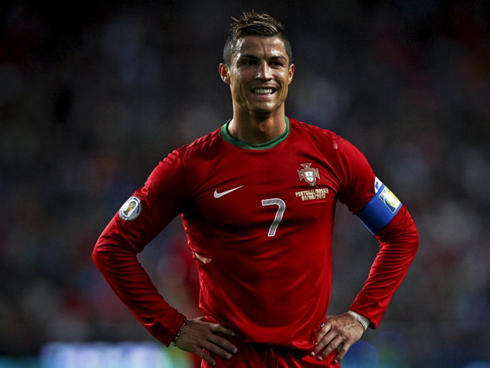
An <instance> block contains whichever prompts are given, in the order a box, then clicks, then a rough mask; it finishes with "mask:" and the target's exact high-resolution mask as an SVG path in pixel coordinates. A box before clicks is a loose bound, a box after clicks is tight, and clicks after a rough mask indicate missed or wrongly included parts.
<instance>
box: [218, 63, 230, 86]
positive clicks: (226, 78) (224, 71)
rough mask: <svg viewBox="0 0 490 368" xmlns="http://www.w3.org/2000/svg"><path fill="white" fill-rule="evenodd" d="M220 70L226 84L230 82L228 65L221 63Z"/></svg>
mask: <svg viewBox="0 0 490 368" xmlns="http://www.w3.org/2000/svg"><path fill="white" fill-rule="evenodd" d="M218 70H219V75H220V77H221V80H222V81H223V82H225V83H226V84H230V70H229V69H228V65H226V64H225V63H221V64H219V68H218Z"/></svg>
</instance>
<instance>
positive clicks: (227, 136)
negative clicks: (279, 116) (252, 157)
mask: <svg viewBox="0 0 490 368" xmlns="http://www.w3.org/2000/svg"><path fill="white" fill-rule="evenodd" d="M230 121H231V119H230V120H228V121H227V122H226V123H225V124H223V126H222V127H221V136H222V137H223V139H224V140H225V141H227V142H228V143H230V144H232V145H234V146H237V147H240V148H245V149H249V150H256V151H258V150H265V149H269V148H273V147H275V146H277V145H278V144H279V143H281V142H282V141H284V140H285V139H286V138H287V137H288V135H289V118H288V117H287V116H286V129H285V130H284V132H282V134H281V135H280V136H278V137H276V138H274V139H272V140H270V141H269V142H264V143H259V144H248V143H245V142H242V141H240V140H238V139H236V138H235V137H232V136H231V135H230V133H229V132H228V124H230Z"/></svg>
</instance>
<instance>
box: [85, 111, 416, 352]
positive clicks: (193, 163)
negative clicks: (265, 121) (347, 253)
mask: <svg viewBox="0 0 490 368" xmlns="http://www.w3.org/2000/svg"><path fill="white" fill-rule="evenodd" d="M306 164H308V165H309V166H305V165H306ZM307 167H309V168H311V169H313V170H318V172H317V173H318V177H317V176H315V175H313V176H310V178H311V177H314V178H315V179H314V180H316V182H315V183H314V185H310V184H309V183H308V181H307V180H306V179H305V178H304V175H303V178H301V173H303V174H305V170H307ZM310 174H311V172H310ZM305 175H306V174H305ZM374 179H375V176H374V174H373V172H372V170H371V167H370V166H369V164H368V162H367V160H366V159H365V158H364V156H363V155H362V154H361V153H360V152H359V151H358V150H357V149H356V148H355V147H354V146H352V145H351V144H350V143H348V142H347V141H345V140H344V139H342V138H340V137H338V136H337V135H335V134H334V133H332V132H329V131H325V130H322V129H320V128H318V127H314V126H310V125H307V124H304V123H300V122H298V121H295V120H293V119H291V120H290V132H289V136H288V137H287V138H286V139H285V140H284V141H283V142H281V143H280V144H278V145H277V146H275V147H273V148H269V149H266V150H250V149H244V148H239V147H236V146H234V145H232V144H230V143H228V142H226V141H225V140H224V139H223V137H221V135H220V132H219V131H215V132H213V133H210V134H208V135H207V136H205V137H203V138H201V139H198V140H197V141H195V142H194V143H192V144H190V145H188V146H184V147H182V148H180V149H178V150H176V151H174V152H172V153H171V154H170V155H169V156H168V157H167V158H165V159H164V160H163V161H162V162H161V163H160V164H159V165H158V167H157V168H156V169H155V170H154V171H153V173H152V174H151V175H150V177H149V179H148V181H147V182H146V184H145V186H144V187H143V188H141V189H139V190H138V191H136V192H135V193H134V196H137V197H138V198H139V199H140V201H141V206H142V209H141V214H140V215H139V217H138V218H136V219H135V220H133V221H123V220H122V219H121V218H120V217H119V216H118V215H116V216H115V217H114V218H113V219H112V221H111V222H110V224H109V225H108V226H107V228H106V229H105V230H104V232H103V233H102V235H101V237H100V238H99V240H98V242H97V244H96V247H95V249H94V260H95V262H96V264H97V265H98V267H99V269H100V270H101V272H102V273H103V274H104V276H105V277H106V279H107V280H108V282H109V284H110V285H111V287H112V288H113V289H114V290H115V292H116V293H117V295H118V296H119V297H120V298H121V299H122V300H123V301H124V302H125V303H126V305H127V306H128V307H129V308H130V309H131V310H132V312H133V313H134V314H135V316H136V317H137V318H138V319H139V320H140V322H141V323H143V325H144V326H145V327H146V328H147V329H148V331H150V333H152V334H153V335H154V336H155V337H156V338H157V339H159V340H160V341H162V342H163V343H165V344H168V343H169V342H170V341H171V339H172V338H173V335H175V333H176V332H177V330H178V329H179V327H180V325H181V323H182V321H183V318H184V316H182V315H181V314H180V313H178V312H177V311H176V310H175V309H174V308H172V307H170V306H169V305H168V304H167V303H166V302H165V301H164V299H163V298H162V297H161V296H160V295H159V294H158V292H157V290H155V288H154V287H153V285H152V283H151V281H150V280H149V278H148V276H147V275H146V273H145V271H144V270H143V269H142V268H141V266H140V265H139V263H138V262H137V259H136V253H137V252H139V251H141V250H142V249H143V247H144V246H145V245H146V244H147V243H148V242H149V241H151V239H153V238H154V237H155V236H156V235H157V234H158V233H159V232H160V231H161V230H162V229H163V228H164V227H165V226H166V225H167V224H168V222H169V221H171V219H172V218H174V217H175V216H176V215H177V214H179V213H182V218H183V222H184V227H185V230H186V232H187V236H188V245H189V248H190V249H191V250H192V251H193V252H196V253H197V254H198V255H199V257H200V258H201V259H204V258H207V259H210V260H211V261H209V262H206V263H203V262H201V261H199V260H197V261H196V263H197V266H198V270H199V277H200V284H201V295H200V308H201V309H202V311H203V313H204V314H206V315H209V316H213V317H214V318H215V319H216V320H218V321H220V322H223V323H225V324H226V325H228V326H230V327H231V328H233V329H234V330H235V331H236V333H237V334H238V335H239V336H241V338H242V341H243V342H244V343H254V344H257V343H258V344H268V345H273V346H283V347H289V348H293V349H297V350H302V351H304V352H310V351H311V350H312V349H313V346H314V343H315V333H314V330H315V328H316V326H318V325H319V324H320V323H321V322H322V321H324V320H325V317H326V313H327V308H328V304H329V300H330V290H331V242H332V231H333V221H334V213H335V205H336V201H337V199H339V200H340V201H341V202H342V203H345V204H346V205H347V206H348V207H349V209H350V210H351V211H352V212H354V213H355V212H357V211H359V210H361V209H362V208H363V207H364V206H365V205H366V204H367V203H368V202H369V201H370V200H371V198H372V197H373V196H374ZM231 189H235V190H234V191H232V192H229V193H228V194H226V195H223V196H220V197H219V198H216V197H215V195H214V193H216V192H217V193H224V192H226V191H229V190H231ZM267 199H274V201H276V204H272V205H264V202H263V201H264V200H267ZM277 200H281V201H282V202H277ZM277 203H284V204H285V208H284V213H283V216H282V219H281V221H279V222H278V226H277V229H276V232H275V234H274V235H273V236H268V232H269V230H270V229H271V225H272V224H273V221H274V219H276V217H277V215H278V211H279V210H280V209H281V206H282V205H278V204H277ZM283 207H284V206H283ZM413 231H415V233H416V230H415V226H414V225H413V222H412V221H411V219H410V216H409V215H408V212H407V211H406V210H405V209H402V210H400V211H399V214H397V216H396V218H395V219H394V220H393V221H392V223H390V224H389V225H388V227H387V228H386V229H384V230H382V231H381V232H380V233H379V234H378V237H379V239H380V241H381V250H380V253H379V255H378V257H377V258H376V261H375V263H374V266H373V270H372V272H371V275H370V279H369V280H368V282H367V283H366V286H365V287H364V289H363V291H362V292H361V293H360V294H359V296H358V297H357V299H356V301H355V303H354V305H353V306H352V310H354V311H356V312H358V313H360V314H362V315H365V316H367V317H368V318H370V319H371V320H372V321H373V325H374V326H377V324H378V323H379V320H380V319H381V316H382V314H383V313H384V310H385V309H386V305H387V304H388V302H389V300H390V299H391V297H392V295H393V292H394V291H395V289H396V286H398V285H399V283H400V282H401V280H402V279H403V276H404V275H405V272H406V270H407V268H408V265H409V263H410V261H411V259H412V258H413V254H414V253H415V250H416V245H415V243H416V239H415V238H416V237H415V235H413Z"/></svg>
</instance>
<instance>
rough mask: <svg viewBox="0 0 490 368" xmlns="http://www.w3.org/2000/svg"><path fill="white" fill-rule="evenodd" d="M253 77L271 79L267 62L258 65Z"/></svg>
mask: <svg viewBox="0 0 490 368" xmlns="http://www.w3.org/2000/svg"><path fill="white" fill-rule="evenodd" d="M255 79H257V80H271V79H272V74H271V68H270V67H269V64H267V62H265V61H264V62H262V63H260V64H259V65H258V67H257V74H256V76H255Z"/></svg>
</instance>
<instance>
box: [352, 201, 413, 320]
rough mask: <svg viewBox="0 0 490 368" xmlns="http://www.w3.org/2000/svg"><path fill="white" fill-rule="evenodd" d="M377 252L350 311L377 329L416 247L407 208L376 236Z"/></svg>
mask: <svg viewBox="0 0 490 368" xmlns="http://www.w3.org/2000/svg"><path fill="white" fill-rule="evenodd" d="M376 239H378V241H379V243H380V249H379V252H378V254H377V256H376V259H375V261H374V263H373V265H372V267H371V270H370V272H369V277H368V279H367V281H366V283H365V284H364V287H363V288H362V291H361V292H360V293H359V294H358V296H357V298H356V300H355V301H354V303H353V304H352V306H351V307H350V309H351V310H352V311H354V312H357V313H359V314H362V315H363V316H365V317H367V318H369V320H370V321H371V325H372V327H374V328H376V327H377V326H378V325H379V322H380V321H381V318H382V317H383V314H384V313H385V311H386V308H387V307H388V304H389V303H390V301H391V298H392V296H393V293H394V292H395V290H396V289H397V288H398V286H400V284H401V282H402V281H403V279H404V277H405V275H406V273H407V271H408V268H409V267H410V264H411V263H412V260H413V258H414V257H415V253H416V252H417V249H418V246H419V236H418V232H417V228H416V227H415V223H414V222H413V220H412V218H411V217H410V214H409V213H408V211H407V209H406V207H402V208H401V209H400V211H398V213H397V214H396V216H395V217H394V218H393V220H391V222H390V223H389V224H388V225H387V226H386V227H385V228H384V229H383V230H381V231H380V232H378V233H377V234H376Z"/></svg>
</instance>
